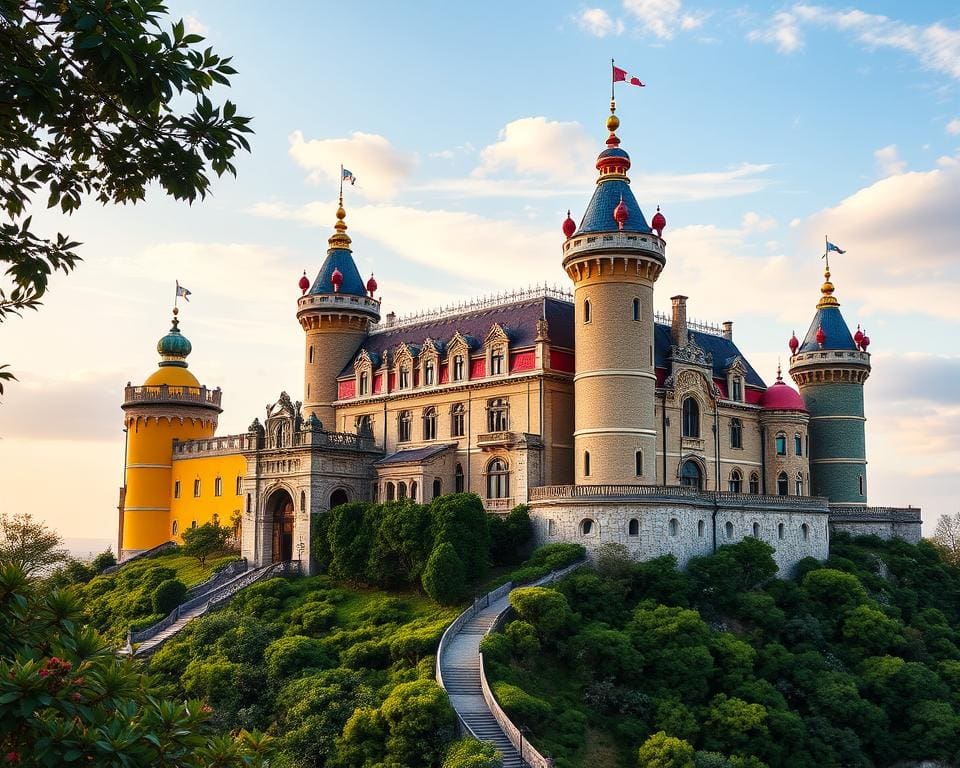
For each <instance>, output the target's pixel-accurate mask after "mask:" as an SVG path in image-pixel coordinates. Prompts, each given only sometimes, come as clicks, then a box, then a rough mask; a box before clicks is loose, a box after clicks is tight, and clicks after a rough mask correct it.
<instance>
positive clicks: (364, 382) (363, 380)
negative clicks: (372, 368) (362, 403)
mask: <svg viewBox="0 0 960 768" xmlns="http://www.w3.org/2000/svg"><path fill="white" fill-rule="evenodd" d="M369 392H370V374H369V373H367V372H366V371H360V394H361V395H366V394H368V393H369Z"/></svg>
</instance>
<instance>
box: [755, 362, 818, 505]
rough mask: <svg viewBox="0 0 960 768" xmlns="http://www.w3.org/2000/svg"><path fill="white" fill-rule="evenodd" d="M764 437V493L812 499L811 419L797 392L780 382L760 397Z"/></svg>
mask: <svg viewBox="0 0 960 768" xmlns="http://www.w3.org/2000/svg"><path fill="white" fill-rule="evenodd" d="M760 408H761V410H760V425H761V427H762V432H761V433H762V435H763V467H764V477H763V492H764V493H768V494H771V495H777V496H810V495H811V494H810V463H809V461H810V459H809V456H808V455H807V454H808V453H809V445H810V441H809V440H808V439H807V434H808V430H809V427H810V415H809V414H808V413H807V407H806V405H805V403H804V402H803V398H802V397H800V395H799V393H798V392H797V390H795V389H793V387H790V386H788V385H787V384H786V383H784V381H783V376H782V374H781V371H780V366H779V365H777V380H776V381H775V382H774V384H773V386H771V387H769V388H768V389H767V390H766V391H765V392H764V393H763V395H762V396H761V397H760Z"/></svg>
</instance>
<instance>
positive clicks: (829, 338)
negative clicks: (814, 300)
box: [798, 307, 857, 352]
mask: <svg viewBox="0 0 960 768" xmlns="http://www.w3.org/2000/svg"><path fill="white" fill-rule="evenodd" d="M820 328H823V333H824V336H825V338H824V341H823V347H821V346H820V345H819V344H817V331H818V330H819V329H820ZM818 349H847V350H853V351H855V350H856V349H857V345H856V344H855V343H854V341H853V335H852V334H851V333H850V329H849V328H848V327H847V323H846V321H845V320H844V319H843V315H842V314H841V313H840V308H839V307H822V308H820V309H818V310H817V314H815V315H814V316H813V322H812V323H810V330H808V331H807V335H806V336H805V337H804V339H803V343H802V344H801V345H800V349H799V350H798V352H811V351H814V350H818Z"/></svg>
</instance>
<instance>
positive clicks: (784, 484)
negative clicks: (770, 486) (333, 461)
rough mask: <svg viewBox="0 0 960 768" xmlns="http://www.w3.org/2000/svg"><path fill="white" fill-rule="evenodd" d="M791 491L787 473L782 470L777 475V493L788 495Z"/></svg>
mask: <svg viewBox="0 0 960 768" xmlns="http://www.w3.org/2000/svg"><path fill="white" fill-rule="evenodd" d="M789 492H790V486H789V482H788V481H787V473H786V472H781V473H780V474H779V475H777V495H778V496H786V495H787V494H788V493H789Z"/></svg>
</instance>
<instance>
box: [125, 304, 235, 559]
mask: <svg viewBox="0 0 960 768" xmlns="http://www.w3.org/2000/svg"><path fill="white" fill-rule="evenodd" d="M177 312H178V310H177V309H176V308H174V310H173V326H172V327H171V328H170V332H169V333H168V334H167V335H166V336H164V337H163V338H162V339H160V341H159V342H157V352H159V353H160V366H159V368H158V369H157V370H156V371H155V372H154V373H152V374H151V375H150V377H149V378H148V379H147V380H146V381H145V382H144V383H143V386H139V387H136V386H131V385H130V384H129V383H128V384H127V386H126V389H125V391H124V399H123V406H122V408H123V415H124V425H125V427H126V433H127V450H126V465H125V471H124V483H125V485H124V492H123V495H122V499H123V502H122V504H121V509H120V557H121V559H123V558H128V557H131V556H132V555H135V554H137V553H138V552H142V551H143V550H145V549H150V548H151V547H155V546H157V545H158V544H162V543H164V542H165V541H170V540H171V539H172V538H173V536H172V534H171V529H170V500H171V496H172V494H173V482H172V463H173V443H174V441H175V440H193V439H197V438H205V437H212V436H213V433H214V432H215V431H216V428H217V416H218V415H219V414H220V412H221V408H220V394H221V393H220V389H219V387H218V388H217V389H212V390H209V389H207V388H206V387H202V386H200V382H198V381H197V378H196V377H195V376H194V375H193V374H192V373H190V371H188V370H187V356H188V355H189V354H190V351H191V349H192V346H191V344H190V341H189V340H188V339H187V337H186V336H184V335H183V334H182V333H180V329H179V324H180V321H179V320H178V319H177Z"/></svg>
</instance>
